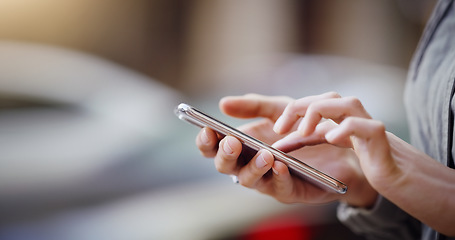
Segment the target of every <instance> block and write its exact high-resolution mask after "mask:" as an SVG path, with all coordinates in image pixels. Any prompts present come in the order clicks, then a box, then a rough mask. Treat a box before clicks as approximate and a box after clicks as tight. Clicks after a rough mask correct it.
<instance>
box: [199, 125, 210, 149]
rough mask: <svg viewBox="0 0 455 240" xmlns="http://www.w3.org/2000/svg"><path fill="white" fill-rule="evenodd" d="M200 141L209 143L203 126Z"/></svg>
mask: <svg viewBox="0 0 455 240" xmlns="http://www.w3.org/2000/svg"><path fill="white" fill-rule="evenodd" d="M201 142H202V143H203V144H205V145H206V144H208V143H209V137H208V136H207V129H205V128H204V130H202V134H201Z"/></svg>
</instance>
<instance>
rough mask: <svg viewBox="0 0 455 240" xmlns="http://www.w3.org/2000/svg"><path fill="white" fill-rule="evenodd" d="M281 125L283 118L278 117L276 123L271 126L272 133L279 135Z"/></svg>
mask: <svg viewBox="0 0 455 240" xmlns="http://www.w3.org/2000/svg"><path fill="white" fill-rule="evenodd" d="M282 125H283V118H282V117H279V118H278V119H277V120H276V122H275V125H273V131H274V132H276V133H281V127H282Z"/></svg>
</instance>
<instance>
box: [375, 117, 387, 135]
mask: <svg viewBox="0 0 455 240" xmlns="http://www.w3.org/2000/svg"><path fill="white" fill-rule="evenodd" d="M373 124H374V125H373V132H374V133H376V134H378V135H379V134H381V135H382V134H385V131H386V127H385V125H384V123H383V122H381V121H378V120H373Z"/></svg>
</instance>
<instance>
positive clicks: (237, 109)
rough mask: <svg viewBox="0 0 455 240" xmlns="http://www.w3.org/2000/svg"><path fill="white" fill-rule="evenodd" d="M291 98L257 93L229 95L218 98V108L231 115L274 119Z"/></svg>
mask: <svg viewBox="0 0 455 240" xmlns="http://www.w3.org/2000/svg"><path fill="white" fill-rule="evenodd" d="M291 100H292V99H291V98H289V97H281V96H273V97H270V96H263V95H258V94H247V95H244V96H230V97H225V98H223V99H221V100H220V109H221V110H222V111H223V112H224V113H226V114H227V115H230V116H233V117H238V118H255V117H265V118H269V119H271V120H273V121H276V119H277V118H278V117H279V116H280V115H281V113H282V112H283V109H284V108H285V107H286V105H287V104H288V103H289V102H290V101H291Z"/></svg>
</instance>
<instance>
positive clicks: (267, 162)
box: [238, 150, 274, 188]
mask: <svg viewBox="0 0 455 240" xmlns="http://www.w3.org/2000/svg"><path fill="white" fill-rule="evenodd" d="M273 162H274V157H273V155H272V154H271V153H270V152H269V151H267V150H260V151H259V152H258V153H257V154H256V156H255V157H254V158H253V159H252V160H251V161H250V162H249V163H248V164H247V165H245V166H244V167H243V168H241V169H240V171H239V174H238V178H239V183H240V184H241V185H243V186H245V187H248V188H254V187H255V186H256V185H257V183H258V182H260V180H261V179H262V178H263V177H264V175H265V174H266V173H267V172H268V171H269V170H270V169H271V167H272V165H273Z"/></svg>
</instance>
